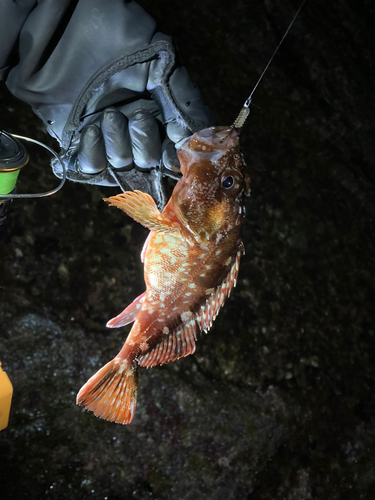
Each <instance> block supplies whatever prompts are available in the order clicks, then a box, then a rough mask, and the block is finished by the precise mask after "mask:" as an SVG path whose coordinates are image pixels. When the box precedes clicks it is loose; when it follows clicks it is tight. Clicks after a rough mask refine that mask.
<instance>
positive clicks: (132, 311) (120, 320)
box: [107, 292, 146, 328]
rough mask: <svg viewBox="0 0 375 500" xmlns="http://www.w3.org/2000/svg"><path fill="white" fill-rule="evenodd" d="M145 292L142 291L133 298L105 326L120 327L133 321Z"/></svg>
mask: <svg viewBox="0 0 375 500" xmlns="http://www.w3.org/2000/svg"><path fill="white" fill-rule="evenodd" d="M145 294H146V292H143V293H142V294H141V295H139V296H138V297H137V298H136V299H134V300H133V302H132V303H131V304H129V305H128V307H127V308H126V309H124V310H123V311H122V313H120V314H119V315H118V316H115V317H114V318H112V319H111V320H109V321H108V323H107V328H120V327H121V326H125V325H128V324H129V323H133V321H135V320H136V318H137V315H138V311H139V309H140V307H141V304H142V302H143V300H144V298H145Z"/></svg>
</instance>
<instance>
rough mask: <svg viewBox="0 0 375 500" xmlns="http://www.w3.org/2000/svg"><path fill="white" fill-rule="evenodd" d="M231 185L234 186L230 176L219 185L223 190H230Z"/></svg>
mask: <svg viewBox="0 0 375 500" xmlns="http://www.w3.org/2000/svg"><path fill="white" fill-rule="evenodd" d="M233 184H234V179H233V177H232V176H231V175H228V176H227V177H224V179H223V180H222V181H221V185H222V187H223V188H224V189H225V190H229V189H231V188H232V187H233Z"/></svg>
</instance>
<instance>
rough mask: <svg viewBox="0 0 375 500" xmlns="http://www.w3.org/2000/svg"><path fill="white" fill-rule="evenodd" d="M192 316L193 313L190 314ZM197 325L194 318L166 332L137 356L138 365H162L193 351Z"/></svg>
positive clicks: (147, 366)
mask: <svg viewBox="0 0 375 500" xmlns="http://www.w3.org/2000/svg"><path fill="white" fill-rule="evenodd" d="M192 316H193V314H192ZM196 332H197V325H196V322H195V320H191V321H189V322H188V323H187V324H184V325H181V326H179V327H178V328H176V330H175V331H173V332H171V333H169V334H167V335H166V336H165V337H164V338H163V340H162V341H161V342H160V343H159V344H157V345H156V346H155V347H154V348H153V349H151V350H150V351H148V352H147V353H146V354H144V355H143V356H140V358H139V366H145V367H146V368H151V366H156V365H164V364H165V363H171V362H172V361H176V359H179V358H183V357H185V356H189V354H193V353H194V352H195V347H196V346H195V341H196Z"/></svg>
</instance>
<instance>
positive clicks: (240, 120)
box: [222, 0, 307, 141]
mask: <svg viewBox="0 0 375 500" xmlns="http://www.w3.org/2000/svg"><path fill="white" fill-rule="evenodd" d="M306 1H307V0H303V2H302V3H301V5H300V6H299V7H298V9H297V11H296V13H295V14H294V17H293V19H292V20H291V22H290V24H289V26H288V28H287V30H286V31H285V33H284V35H283V37H282V39H281V40H280V42H279V44H278V46H277V47H276V49H275V50H274V52H273V54H272V56H271V58H270V59H269V61H268V63H267V64H266V66H265V68H264V70H263V71H262V74H261V75H260V77H259V78H258V81H257V82H256V84H255V86H254V88H253V90H252V91H251V94H250V95H249V97H248V98H247V99H246V101H245V102H244V103H243V106H242V109H241V111H240V112H239V114H238V116H237V118H236V119H235V120H234V122H233V125H232V128H241V127H243V125H244V123H245V121H246V119H247V117H248V116H249V114H250V104H251V100H252V97H253V94H254V92H255V90H256V88H257V87H258V85H259V83H260V81H261V80H262V78H263V76H264V74H265V72H266V71H267V69H268V68H269V65H270V64H271V62H272V60H273V58H274V57H275V55H276V53H277V52H278V50H279V48H280V46H281V44H282V43H283V41H284V40H285V37H286V36H287V35H288V33H289V31H290V29H291V27H292V26H293V24H294V22H295V20H296V19H297V17H298V14H299V13H300V12H301V9H302V7H303V6H304V5H305V3H306ZM223 140H224V139H222V141H223Z"/></svg>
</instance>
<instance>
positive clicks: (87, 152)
mask: <svg viewBox="0 0 375 500" xmlns="http://www.w3.org/2000/svg"><path fill="white" fill-rule="evenodd" d="M152 43H153V44H157V43H161V44H165V43H166V44H167V46H168V50H170V49H171V48H172V47H173V44H172V41H171V39H170V38H169V37H167V36H165V35H162V34H159V33H158V34H156V35H155V36H154V38H153V40H152ZM168 55H169V58H170V57H171V53H169V54H168ZM166 63H168V65H169V67H172V68H173V69H172V71H171V72H170V73H168V71H170V70H168V68H167V64H166ZM145 75H147V81H146V82H145ZM137 82H139V83H137ZM143 82H145V85H144V84H143ZM119 84H120V85H121V87H120V88H119ZM142 84H143V85H144V87H143V86H142ZM134 85H135V86H137V87H138V88H137V90H136V91H134V90H130V89H129V87H134ZM140 87H141V88H140ZM102 99H103V95H102V94H100V93H99V97H97V96H96V93H94V94H93V97H92V98H91V99H90V100H89V102H88V103H87V105H86V107H85V108H86V113H85V114H84V116H83V118H82V117H81V119H80V121H81V122H82V120H83V123H84V125H83V126H82V125H81V126H80V127H79V128H78V131H79V132H78V133H75V135H74V136H73V137H72V139H71V141H70V143H69V147H68V149H67V152H66V153H64V154H63V160H65V161H66V163H67V165H68V177H69V178H71V179H72V180H76V181H80V182H89V183H95V184H101V185H116V184H119V185H120V186H121V187H122V189H124V190H127V189H140V190H142V191H145V192H148V193H149V194H151V196H153V198H154V199H155V201H156V202H157V204H158V205H159V206H160V207H161V206H163V205H164V204H165V202H166V200H165V195H164V193H163V186H162V176H163V175H168V176H170V177H174V178H176V172H178V171H179V162H178V159H177V155H176V152H175V149H174V144H175V143H176V142H178V141H180V140H181V139H183V138H185V137H187V136H189V135H191V134H192V133H193V132H195V131H196V130H199V129H202V128H205V127H207V126H209V125H212V124H213V115H212V113H211V111H210V110H209V109H208V108H206V107H205V106H204V105H203V101H202V97H201V94H200V92H199V90H198V88H197V87H196V86H195V85H194V84H193V83H192V81H191V80H190V78H189V76H188V73H187V71H186V69H185V68H184V67H183V66H178V67H174V62H173V63H171V61H170V60H169V61H167V60H166V57H165V56H164V55H160V54H159V55H157V57H155V58H153V59H152V60H151V61H150V62H147V63H141V64H139V65H131V66H129V67H127V68H126V69H124V70H122V71H121V72H119V73H116V74H115V75H114V76H113V77H110V78H109V79H108V80H107V81H106V82H105V99H104V102H105V101H107V102H111V103H113V104H112V105H110V106H108V107H105V109H104V110H103V111H102V108H103V107H104V106H103V104H101V102H100V100H102ZM90 109H99V110H100V111H95V112H90ZM61 142H63V141H61ZM72 158H73V159H74V162H73V163H72ZM156 167H159V168H158V169H157V170H153V169H155V168H156ZM58 168H59V165H58V164H55V171H56V172H58ZM177 178H178V174H177Z"/></svg>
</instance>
